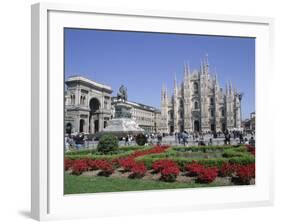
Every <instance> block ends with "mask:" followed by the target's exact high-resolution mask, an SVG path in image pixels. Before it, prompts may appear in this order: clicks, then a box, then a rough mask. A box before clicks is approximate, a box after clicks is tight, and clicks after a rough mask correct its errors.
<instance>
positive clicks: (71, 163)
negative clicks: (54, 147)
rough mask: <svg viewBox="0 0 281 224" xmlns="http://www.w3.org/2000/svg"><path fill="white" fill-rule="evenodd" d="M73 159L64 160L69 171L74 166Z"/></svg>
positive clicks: (65, 167) (65, 168)
mask: <svg viewBox="0 0 281 224" xmlns="http://www.w3.org/2000/svg"><path fill="white" fill-rule="evenodd" d="M72 165H73V160H72V159H65V160H64V170H65V171H67V170H69V169H70V168H72Z"/></svg>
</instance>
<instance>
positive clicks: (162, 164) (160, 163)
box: [152, 159, 177, 173]
mask: <svg viewBox="0 0 281 224" xmlns="http://www.w3.org/2000/svg"><path fill="white" fill-rule="evenodd" d="M170 166H177V164H176V163H175V162H174V161H173V160H169V159H161V160H157V161H155V162H154V163H153V164H152V169H153V171H154V172H155V173H158V172H161V171H162V170H163V169H164V168H166V167H170Z"/></svg>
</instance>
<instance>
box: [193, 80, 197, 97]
mask: <svg viewBox="0 0 281 224" xmlns="http://www.w3.org/2000/svg"><path fill="white" fill-rule="evenodd" d="M193 90H194V93H195V94H198V83H197V82H194V83H193Z"/></svg>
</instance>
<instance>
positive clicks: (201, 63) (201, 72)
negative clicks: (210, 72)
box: [200, 60, 204, 75]
mask: <svg viewBox="0 0 281 224" xmlns="http://www.w3.org/2000/svg"><path fill="white" fill-rule="evenodd" d="M200 74H201V75H203V74H204V66H203V62H202V60H200Z"/></svg>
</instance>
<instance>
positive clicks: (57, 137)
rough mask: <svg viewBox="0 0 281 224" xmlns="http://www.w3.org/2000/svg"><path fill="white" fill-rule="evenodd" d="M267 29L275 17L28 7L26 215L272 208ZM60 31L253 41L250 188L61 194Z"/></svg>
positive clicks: (39, 217) (270, 29)
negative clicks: (253, 176) (29, 151)
mask: <svg viewBox="0 0 281 224" xmlns="http://www.w3.org/2000/svg"><path fill="white" fill-rule="evenodd" d="M273 23H274V21H273V19H271V18H261V17H247V16H231V15H214V14H203V13H190V12H169V11H146V10H130V11H128V10H122V9H98V8H95V7H93V6H79V5H64V4H50V3H38V4H35V5H32V40H31V42H32V167H31V177H32V183H31V193H32V197H31V214H32V217H33V218H34V219H37V220H50V219H61V218H81V217H100V216H117V215H126V214H128V213H129V214H139V213H147V214H148V213H155V212H162V213H163V212H181V211H186V210H191V209H206V208H225V207H248V206H261V205H271V204H272V203H273V198H274V197H273V179H274V178H273V145H272V141H271V140H270V136H269V133H266V131H265V130H266V129H267V128H268V127H270V124H269V121H270V108H272V105H270V101H268V100H267V94H268V93H269V92H270V91H271V90H270V77H271V76H272V75H273V71H272V65H271V61H272V49H273ZM63 27H76V28H78V27H80V28H89V29H91V28H102V29H116V30H135V31H151V32H173V33H192V34H209V35H227V36H228V35H229V36H251V37H255V38H256V114H257V118H256V124H257V125H256V126H257V131H256V139H257V155H256V170H257V171H256V172H257V173H256V176H257V178H256V184H255V185H254V186H239V187H217V188H204V189H203V188H200V189H180V190H159V191H141V192H122V193H121V192H120V193H98V194H86V195H85V194H83V195H71V196H70V195H66V196H65V195H64V194H63V153H64V150H63V87H64V85H63ZM136 202H137V203H136ZM128 205H129V206H128ZM124 208H126V209H124Z"/></svg>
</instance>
